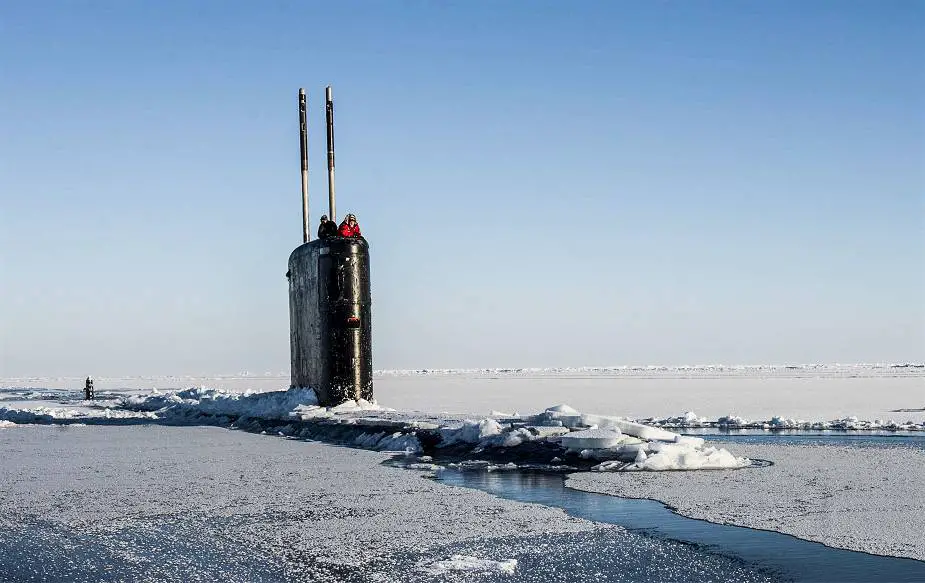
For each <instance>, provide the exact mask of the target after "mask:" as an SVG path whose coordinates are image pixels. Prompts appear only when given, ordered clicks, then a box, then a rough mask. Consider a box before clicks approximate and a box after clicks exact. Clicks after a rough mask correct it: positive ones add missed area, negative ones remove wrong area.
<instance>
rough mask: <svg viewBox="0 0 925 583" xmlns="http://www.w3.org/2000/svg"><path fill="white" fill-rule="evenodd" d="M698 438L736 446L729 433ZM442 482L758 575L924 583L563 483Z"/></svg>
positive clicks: (875, 559)
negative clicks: (676, 545)
mask: <svg viewBox="0 0 925 583" xmlns="http://www.w3.org/2000/svg"><path fill="white" fill-rule="evenodd" d="M701 436H703V437H710V438H716V439H721V440H724V441H730V440H733V439H730V437H731V436H730V435H728V434H721V435H715V436H707V435H703V434H701ZM923 437H925V436H923ZM734 440H736V441H750V440H751V441H759V440H760V441H761V442H763V443H764V442H772V443H800V444H802V443H807V442H811V443H830V444H833V445H854V446H858V447H867V446H870V445H874V444H875V443H876V444H878V445H879V446H881V447H882V446H883V445H885V443H884V442H886V444H891V443H893V441H894V440H895V441H896V442H897V443H896V444H895V445H897V446H898V447H916V448H920V447H923V443H922V441H923V440H921V439H919V438H918V437H914V438H911V439H908V440H906V441H899V438H895V437H892V436H882V437H881V436H870V435H868V436H860V435H855V434H850V435H838V436H835V438H834V439H832V438H828V439H827V438H826V437H825V436H821V435H797V434H796V432H794V434H793V435H788V436H782V438H781V436H767V435H754V434H745V435H739V436H736V438H735V439H734ZM772 440H773V441H772ZM741 471H761V470H760V469H749V470H741ZM438 479H439V481H441V482H443V483H446V484H452V485H454V486H465V487H469V488H476V489H479V490H484V491H486V492H489V493H491V494H494V495H496V496H499V497H501V498H506V499H510V500H518V501H521V502H533V503H538V504H543V505H546V506H552V507H558V508H562V509H564V510H565V511H566V512H568V513H569V514H571V515H573V516H577V517H581V518H586V519H589V520H593V521H596V522H603V523H610V524H617V525H620V526H623V527H625V528H627V529H629V530H630V531H631V532H633V533H638V534H642V535H644V536H647V537H652V538H656V539H663V540H668V541H673V542H680V543H686V544H689V545H692V547H693V548H694V549H696V550H697V551H698V552H699V553H701V554H703V555H714V556H716V555H718V556H722V557H727V558H731V559H735V560H738V561H741V562H742V563H744V564H745V565H746V566H748V567H750V568H753V569H754V570H755V572H770V573H773V574H775V578H778V579H781V580H787V581H801V582H802V581H839V582H844V583H851V582H868V581H890V582H893V581H895V582H901V581H906V582H912V581H916V582H925V562H923V561H916V560H913V559H900V558H893V557H881V556H877V555H869V554H866V553H860V552H855V551H847V550H843V549H834V548H830V547H827V546H825V545H822V544H820V543H814V542H808V541H804V540H801V539H798V538H795V537H792V536H790V535H785V534H780V533H776V532H770V531H762V530H754V529H749V528H742V527H735V526H724V525H718V524H713V523H709V522H706V521H702V520H694V519H690V518H685V517H682V516H679V515H677V514H675V513H673V512H672V511H670V510H669V509H668V508H666V507H665V506H664V505H663V504H661V503H659V502H655V501H652V500H631V499H624V498H618V497H614V496H607V495H604V494H595V493H590V492H582V491H579V490H573V489H570V488H566V487H565V486H564V477H563V476H558V475H549V474H539V473H520V472H442V473H441V474H440V475H439V478H438Z"/></svg>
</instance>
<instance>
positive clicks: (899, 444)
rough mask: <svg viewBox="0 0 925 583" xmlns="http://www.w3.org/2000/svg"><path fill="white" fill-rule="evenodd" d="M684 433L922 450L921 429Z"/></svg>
mask: <svg viewBox="0 0 925 583" xmlns="http://www.w3.org/2000/svg"><path fill="white" fill-rule="evenodd" d="M681 433H683V434H684V435H696V436H698V437H702V438H704V439H706V440H709V441H730V442H736V443H756V444H764V445H835V446H844V447H888V448H892V447H896V448H911V449H920V450H925V432H921V431H837V430H808V431H807V430H797V429H793V430H781V431H768V430H763V429H732V430H729V431H719V430H716V429H685V430H683V431H681Z"/></svg>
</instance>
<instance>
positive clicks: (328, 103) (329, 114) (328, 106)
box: [324, 85, 337, 221]
mask: <svg viewBox="0 0 925 583" xmlns="http://www.w3.org/2000/svg"><path fill="white" fill-rule="evenodd" d="M324 101H325V108H324V109H325V117H326V118H327V121H328V210H329V211H330V213H331V214H329V215H328V216H329V217H331V220H332V221H337V209H336V208H335V206H334V99H333V98H332V97H331V86H330V85H328V86H327V87H326V88H325V90H324Z"/></svg>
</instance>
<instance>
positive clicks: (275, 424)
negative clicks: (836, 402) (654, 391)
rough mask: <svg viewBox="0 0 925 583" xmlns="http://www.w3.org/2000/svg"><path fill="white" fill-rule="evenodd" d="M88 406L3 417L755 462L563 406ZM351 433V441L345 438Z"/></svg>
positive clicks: (248, 399) (698, 462)
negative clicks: (453, 413)
mask: <svg viewBox="0 0 925 583" xmlns="http://www.w3.org/2000/svg"><path fill="white" fill-rule="evenodd" d="M83 403H84V404H85V405H86V404H90V405H91V406H92V408H91V407H85V408H84V409H85V410H80V409H74V408H66V407H64V408H54V407H48V406H44V405H39V406H36V407H33V408H31V409H25V410H24V409H12V410H11V409H9V408H6V407H0V419H3V420H6V421H11V422H14V423H43V422H44V423H48V422H55V421H62V420H65V419H71V420H83V421H91V420H99V421H106V420H121V421H126V420H135V421H138V422H144V421H156V422H162V423H168V424H191V423H203V422H206V421H208V422H210V423H212V424H218V425H227V426H230V427H236V428H243V429H252V430H254V429H261V428H264V427H266V425H265V423H266V422H272V423H271V427H272V430H273V431H275V432H276V433H278V434H279V435H282V436H286V437H294V438H311V439H326V438H330V439H339V440H341V441H343V439H344V438H345V435H347V436H349V440H350V444H351V445H353V446H355V447H362V448H366V449H373V450H378V451H390V452H401V453H405V454H408V455H418V454H422V453H425V446H424V443H423V441H429V442H434V443H435V447H436V450H437V451H438V452H448V451H454V452H456V455H458V456H462V457H465V458H467V459H473V460H476V459H477V458H478V457H479V456H482V457H489V458H495V459H496V458H498V457H499V456H501V457H503V456H505V455H512V456H514V457H515V458H516V457H524V456H522V455H521V452H527V451H528V448H529V447H530V446H532V449H530V450H529V454H528V455H529V456H530V459H531V460H535V459H537V456H540V457H542V456H546V457H547V458H549V457H551V458H552V459H551V460H549V461H550V462H552V463H555V462H556V461H564V462H568V461H569V460H573V461H572V463H574V460H580V461H581V462H582V463H585V464H590V465H592V467H591V469H592V470H596V471H612V470H653V471H658V470H694V469H724V468H741V467H745V466H747V465H749V464H750V460H748V459H747V458H743V457H736V456H734V455H732V454H731V453H729V452H728V451H726V450H724V449H717V448H715V447H710V446H706V445H705V443H704V440H703V439H701V438H698V437H687V436H682V435H679V434H677V433H673V432H671V431H667V430H665V429H662V428H659V427H653V426H648V425H644V424H641V423H636V422H634V421H631V420H627V419H623V418H620V417H612V416H606V415H594V414H585V413H580V412H579V411H576V410H575V409H573V408H571V407H569V406H567V405H558V406H555V407H550V408H548V409H546V410H544V411H542V412H540V413H538V414H535V415H521V416H499V417H485V418H482V419H468V418H462V419H458V418H452V417H439V416H438V417H429V416H426V415H423V416H422V415H421V414H414V413H402V412H398V411H394V410H392V409H388V408H386V407H382V406H381V405H379V404H376V403H370V402H366V401H357V402H354V401H348V402H347V403H344V404H342V405H339V406H337V407H322V406H319V405H318V404H317V399H316V397H315V394H314V392H313V391H312V390H311V389H290V390H288V391H272V392H265V393H232V392H226V391H221V390H215V389H207V388H204V387H197V388H190V389H186V390H182V391H167V392H160V391H156V390H155V391H152V393H150V394H148V395H136V396H126V397H121V398H119V399H117V400H114V401H111V402H109V403H105V404H102V403H99V404H98V403H92V404H91V403H89V402H83ZM345 430H347V431H348V432H349V433H346V434H345ZM422 440H423V441H422ZM451 448H452V449H451ZM419 461H420V460H416V461H415V462H414V463H417V462H419ZM510 465H511V464H510V463H508V464H501V465H492V464H488V466H487V468H488V469H499V468H500V469H503V468H506V467H510ZM564 465H567V464H564ZM514 467H518V466H517V464H514Z"/></svg>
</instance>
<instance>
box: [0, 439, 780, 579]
mask: <svg viewBox="0 0 925 583" xmlns="http://www.w3.org/2000/svg"><path fill="white" fill-rule="evenodd" d="M0 451H3V452H4V457H3V461H4V463H3V464H0V484H2V488H0V508H2V515H0V580H4V581H117V580H122V581H124V580H132V581H216V580H221V581H474V580H479V581H481V580H484V581H492V580H504V581H572V580H574V577H575V576H579V575H580V576H582V577H584V578H587V579H596V580H600V581H634V580H640V579H655V580H659V581H690V580H697V581H706V580H710V577H716V578H717V580H720V579H722V580H741V581H767V580H770V577H769V575H768V574H767V573H762V572H761V571H758V570H754V569H751V568H749V567H748V566H747V565H743V564H741V563H739V562H736V561H734V560H731V559H728V558H725V557H722V556H720V555H716V554H713V553H709V552H704V551H701V550H697V549H693V548H692V547H690V546H689V545H683V544H680V543H672V542H670V541H657V540H653V539H649V538H646V537H641V536H639V535H636V534H633V533H630V532H627V531H625V530H623V529H620V528H614V527H604V526H602V525H599V524H595V523H592V522H588V521H585V520H581V519H576V518H572V517H569V516H567V515H566V514H565V513H564V512H563V511H561V510H558V509H552V508H548V507H545V506H539V505H534V504H524V503H519V502H512V501H507V500H503V499H500V498H496V497H494V496H491V495H489V494H486V493H483V492H480V491H476V490H471V489H467V488H455V487H449V486H446V485H441V484H438V483H436V482H433V481H432V480H429V479H426V477H425V474H422V473H421V472H416V471H411V470H406V469H398V468H394V467H389V466H387V465H384V464H382V462H383V461H384V460H386V459H387V456H386V455H385V454H381V453H376V452H370V451H365V450H357V449H349V448H342V447H336V446H330V445H324V444H319V443H313V442H305V441H298V440H292V439H284V438H279V437H271V436H261V435H256V434H249V433H244V432H236V431H229V430H227V429H220V428H214V427H160V426H130V427H113V426H95V427H74V426H70V427H57V426H20V427H17V428H15V429H11V430H4V431H0ZM605 555H606V556H605ZM454 557H463V558H464V560H455V561H454V560H453V558H454ZM512 560H514V561H517V567H516V569H515V573H514V575H513V576H511V575H510V574H507V573H505V572H504V571H503V570H501V569H499V568H497V567H498V566H499V565H502V566H503V565H510V564H511V563H510V561H512ZM467 565H468V566H469V567H473V566H475V567H476V570H471V569H469V570H466V569H463V568H460V566H462V567H465V566H467Z"/></svg>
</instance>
